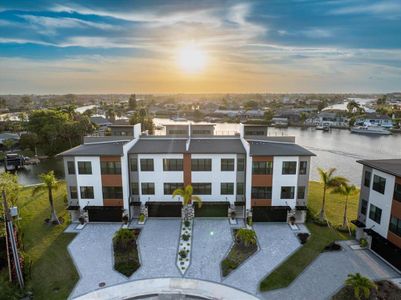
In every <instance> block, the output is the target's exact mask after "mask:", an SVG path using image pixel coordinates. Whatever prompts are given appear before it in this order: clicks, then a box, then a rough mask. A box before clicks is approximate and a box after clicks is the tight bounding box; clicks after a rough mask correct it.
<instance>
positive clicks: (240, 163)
mask: <svg viewBox="0 0 401 300" xmlns="http://www.w3.org/2000/svg"><path fill="white" fill-rule="evenodd" d="M244 169H245V158H238V159H237V171H244Z"/></svg>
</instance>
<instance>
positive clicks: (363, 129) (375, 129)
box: [351, 125, 391, 135]
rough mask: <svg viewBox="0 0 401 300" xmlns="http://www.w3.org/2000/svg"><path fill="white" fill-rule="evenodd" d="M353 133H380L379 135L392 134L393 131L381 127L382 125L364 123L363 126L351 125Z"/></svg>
mask: <svg viewBox="0 0 401 300" xmlns="http://www.w3.org/2000/svg"><path fill="white" fill-rule="evenodd" d="M351 132H352V133H359V134H378V135H390V134H391V131H390V130H388V129H386V128H384V127H381V126H374V125H370V126H368V125H363V126H354V127H351Z"/></svg>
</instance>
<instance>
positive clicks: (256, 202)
mask: <svg viewBox="0 0 401 300" xmlns="http://www.w3.org/2000/svg"><path fill="white" fill-rule="evenodd" d="M251 206H252V207H254V206H272V200H271V199H252V200H251Z"/></svg>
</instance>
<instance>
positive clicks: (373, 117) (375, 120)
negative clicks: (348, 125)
mask: <svg viewBox="0 0 401 300" xmlns="http://www.w3.org/2000/svg"><path fill="white" fill-rule="evenodd" d="M355 124H356V125H376V126H382V127H385V128H393V120H392V119H391V118H390V117H389V116H387V115H380V114H377V113H369V114H366V115H365V116H364V117H362V118H358V119H356V121H355Z"/></svg>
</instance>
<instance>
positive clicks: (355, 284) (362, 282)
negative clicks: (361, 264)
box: [345, 273, 377, 300]
mask: <svg viewBox="0 0 401 300" xmlns="http://www.w3.org/2000/svg"><path fill="white" fill-rule="evenodd" d="M345 284H346V285H347V286H350V287H352V288H353V289H354V296H355V298H357V299H358V300H359V299H361V292H362V293H363V296H364V297H365V298H366V299H368V298H369V296H370V291H371V290H372V289H377V286H376V284H375V283H374V282H373V281H372V280H370V279H369V278H367V277H364V276H362V275H361V274H359V273H355V274H348V278H347V279H346V280H345Z"/></svg>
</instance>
